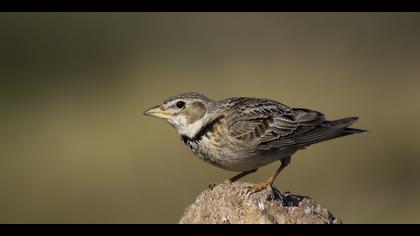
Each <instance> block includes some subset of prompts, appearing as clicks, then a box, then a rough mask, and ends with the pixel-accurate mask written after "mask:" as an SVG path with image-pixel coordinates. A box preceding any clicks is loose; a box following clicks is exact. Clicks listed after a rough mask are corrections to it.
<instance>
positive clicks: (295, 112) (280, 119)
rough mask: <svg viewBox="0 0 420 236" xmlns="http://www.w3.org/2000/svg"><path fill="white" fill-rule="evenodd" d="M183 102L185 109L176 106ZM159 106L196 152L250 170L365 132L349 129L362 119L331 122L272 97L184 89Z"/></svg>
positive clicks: (222, 164)
mask: <svg viewBox="0 0 420 236" xmlns="http://www.w3.org/2000/svg"><path fill="white" fill-rule="evenodd" d="M180 102H182V103H185V104H184V107H182V108H177V107H176V106H178V105H180V104H179V103H180ZM181 105H182V104H181ZM153 109H155V110H156V109H158V108H156V107H155V108H153ZM159 109H160V111H161V112H162V113H164V114H165V119H167V120H168V121H169V123H171V124H172V125H173V126H174V127H175V128H176V129H177V130H178V132H179V134H180V136H181V139H182V140H183V141H184V143H185V144H186V145H187V146H188V147H189V148H190V149H191V151H192V152H193V153H194V154H196V155H197V156H198V157H199V158H200V159H202V160H204V161H206V162H208V163H211V164H213V165H215V166H217V167H220V168H223V169H227V170H231V171H242V172H251V171H254V170H256V169H258V168H259V167H262V166H264V165H267V164H269V163H271V162H274V161H276V160H281V161H283V162H284V165H287V164H285V163H288V162H289V159H290V156H291V155H293V154H294V153H295V152H296V151H297V150H299V149H303V148H305V147H307V146H309V145H311V144H315V143H319V142H322V141H326V140H329V139H333V138H338V137H343V136H346V135H349V134H354V133H361V132H364V130H360V129H353V128H349V126H350V125H351V124H353V123H354V122H355V121H356V120H357V119H358V118H357V117H349V118H344V119H340V120H335V121H328V120H326V119H325V117H324V115H323V114H322V113H320V112H317V111H313V110H310V109H304V108H290V107H288V106H286V105H284V104H282V103H279V102H276V101H273V100H269V99H260V98H250V97H233V98H227V99H224V100H220V101H215V100H211V99H209V98H207V97H205V96H203V95H200V94H198V93H184V94H180V95H177V96H173V97H169V98H167V99H166V100H165V101H164V103H163V104H162V105H161V106H160V107H159ZM155 110H154V111H155ZM155 112H156V111H155ZM148 113H150V109H149V110H148V111H146V113H145V114H148ZM148 115H150V114H148ZM152 116H156V115H153V114H152ZM157 117H160V116H159V115H158V116H157ZM161 118H162V117H161ZM274 178H275V177H274Z"/></svg>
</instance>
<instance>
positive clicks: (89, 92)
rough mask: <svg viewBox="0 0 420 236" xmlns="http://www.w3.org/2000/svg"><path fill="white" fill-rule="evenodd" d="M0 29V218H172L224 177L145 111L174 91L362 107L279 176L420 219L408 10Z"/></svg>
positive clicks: (356, 209)
mask: <svg viewBox="0 0 420 236" xmlns="http://www.w3.org/2000/svg"><path fill="white" fill-rule="evenodd" d="M0 32H1V33H0V81H1V87H0V92H1V94H0V98H1V99H0V104H1V106H0V108H1V109H0V117H1V122H0V131H1V136H0V139H1V142H0V209H1V210H0V222H1V223H176V222H177V221H178V220H179V218H180V216H181V215H182V212H183V210H184V208H185V207H186V206H187V205H188V204H190V203H192V202H193V201H194V199H195V197H196V196H197V195H198V194H199V193H200V192H201V191H203V190H204V189H206V188H207V185H208V184H209V183H218V182H221V181H223V180H224V179H226V178H228V177H230V176H232V175H233V174H234V173H233V172H228V171H225V170H221V169H218V168H216V167H213V166H210V165H208V164H207V163H204V162H202V161H200V160H199V159H197V158H196V157H194V156H193V154H192V153H191V152H190V151H188V150H187V148H186V146H184V144H183V143H182V142H181V141H180V140H179V138H178V136H177V133H176V131H175V130H174V129H173V128H172V127H170V126H169V125H168V124H165V123H164V122H163V121H161V120H157V119H152V118H150V117H145V116H143V115H142V112H143V111H144V110H145V109H146V108H148V107H150V106H152V105H156V104H159V103H160V102H162V101H163V99H165V98H166V97H168V96H171V95H175V94H177V93H180V92H187V91H196V92H200V93H203V94H205V95H207V96H208V97H211V98H214V99H222V98H225V97H230V96H254V97H264V98H270V99H274V100H278V101H281V102H283V103H286V104H288V105H290V106H293V107H307V108H312V109H316V110H319V111H322V112H323V113H325V114H326V115H327V117H328V118H330V119H336V118H342V117H345V116H353V115H357V116H360V118H361V120H360V121H359V122H358V123H357V124H356V125H355V127H359V128H363V129H368V130H369V131H370V133H368V134H366V135H354V136H349V137H345V138H342V139H337V140H333V141H329V142H325V143H322V144H317V145H314V146H311V147H310V148H308V149H306V150H303V151H301V152H298V153H297V154H296V155H294V158H293V160H292V164H291V165H290V166H289V167H288V168H287V169H286V170H285V171H284V172H283V173H282V175H281V176H280V177H279V178H278V179H277V181H276V186H277V187H279V188H280V189H281V190H282V191H291V192H293V193H295V194H301V195H308V196H311V197H312V198H314V199H315V200H317V201H318V202H320V203H321V204H324V205H325V206H327V207H329V208H330V209H331V211H332V212H333V214H334V215H336V216H337V217H339V218H341V219H342V220H343V222H345V223H420V204H419V201H420V159H419V154H420V145H419V141H418V140H419V138H420V125H419V120H420V107H419V102H420V93H419V88H420V43H419V42H420V14H418V13H85V14H81V13H0ZM276 168H277V164H273V165H269V166H267V167H265V168H262V169H260V171H258V172H257V173H255V174H253V175H250V176H248V177H246V178H245V180H247V181H253V182H258V181H263V180H265V179H266V178H268V177H269V176H270V175H271V173H272V172H273V171H274V170H275V169H276Z"/></svg>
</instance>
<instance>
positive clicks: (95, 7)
mask: <svg viewBox="0 0 420 236" xmlns="http://www.w3.org/2000/svg"><path fill="white" fill-rule="evenodd" d="M419 5H420V4H417V3H416V1H415V0H411V1H410V0H404V1H403V0H393V1H389V0H388V1H385V0H382V1H381V0H365V1H361V0H353V1H349V0H328V1H327V0H277V1H275V0H271V1H267V0H253V1H250V0H230V1H228V0H225V1H221V0H195V1H192V0H190V1H185V0H183V1H181V0H125V1H122V0H119V1H118V0H113V1H111V0H106V1H100V0H96V1H94V0H91V1H88V0H85V1H80V0H79V1H76V0H74V1H71V0H55V1H53V0H50V1H47V0H42V1H37V0H16V1H12V0H8V1H3V2H2V3H1V4H0V11H3V12H4V11H14V12H22V11H42V12H64V11H66V12H101V11H107V12H110V11H111V12H136V11H145V12H167V11H174V12H190V11H199V12H211V11H224V12H232V11H247V12H257V11H258V12H267V11H292V12H293V11H294V12H306V11H318V12H319V11H322V12H328V11H338V12H342V11H346V12H356V11H364V12H370V11H380V12H387V11H394V12H395V11H397V12H407V11H409V12H415V11H420V7H419Z"/></svg>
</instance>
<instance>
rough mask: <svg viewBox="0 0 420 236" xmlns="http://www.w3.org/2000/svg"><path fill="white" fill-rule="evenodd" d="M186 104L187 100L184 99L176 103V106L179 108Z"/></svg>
mask: <svg viewBox="0 0 420 236" xmlns="http://www.w3.org/2000/svg"><path fill="white" fill-rule="evenodd" d="M184 106H185V102H183V101H179V102H177V103H176V107H178V108H183V107H184Z"/></svg>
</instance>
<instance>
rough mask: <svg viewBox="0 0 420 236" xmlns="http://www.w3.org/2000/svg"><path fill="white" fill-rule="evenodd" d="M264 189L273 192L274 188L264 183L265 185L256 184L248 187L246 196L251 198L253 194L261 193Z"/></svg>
mask: <svg viewBox="0 0 420 236" xmlns="http://www.w3.org/2000/svg"><path fill="white" fill-rule="evenodd" d="M264 189H269V190H271V192H273V188H272V187H271V184H269V183H265V182H264V183H259V184H254V185H253V186H248V187H247V191H246V194H245V195H246V196H247V197H249V196H251V195H252V194H254V193H258V192H261V191H262V190H264Z"/></svg>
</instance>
